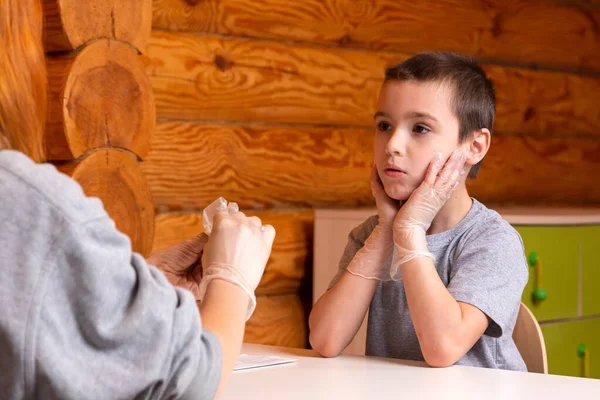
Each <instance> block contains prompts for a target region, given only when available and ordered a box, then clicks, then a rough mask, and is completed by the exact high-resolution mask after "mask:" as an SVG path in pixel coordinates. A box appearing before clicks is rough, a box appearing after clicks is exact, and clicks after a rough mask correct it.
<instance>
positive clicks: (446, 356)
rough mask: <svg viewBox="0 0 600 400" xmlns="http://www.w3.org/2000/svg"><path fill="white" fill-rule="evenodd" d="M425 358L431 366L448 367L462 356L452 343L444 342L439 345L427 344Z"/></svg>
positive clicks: (424, 351) (424, 352)
mask: <svg viewBox="0 0 600 400" xmlns="http://www.w3.org/2000/svg"><path fill="white" fill-rule="evenodd" d="M422 351H423V358H424V359H425V362H426V363H427V365H429V366H430V367H434V368H446V367H449V366H451V365H454V363H456V362H457V361H458V360H459V359H460V357H461V356H462V355H461V354H460V353H459V352H458V351H457V349H456V347H455V346H452V345H451V344H447V343H444V344H442V345H439V346H426V347H425V349H423V350H422Z"/></svg>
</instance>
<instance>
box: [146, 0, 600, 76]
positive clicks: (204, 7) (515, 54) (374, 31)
mask: <svg viewBox="0 0 600 400" xmlns="http://www.w3.org/2000/svg"><path fill="white" fill-rule="evenodd" d="M569 3H570V4H569ZM578 3H579V4H577V2H553V1H547V0H509V1H507V0H490V1H479V0H441V1H436V2H427V1H411V0H377V1H357V0H303V1H297V2H289V1H287V0H263V1H260V2H256V1H252V0H204V1H190V0H154V12H153V26H154V27H155V28H161V29H168V30H174V31H189V32H205V33H216V34H224V35H233V36H244V37H254V38H268V39H275V40H294V41H302V42H311V43H320V44H325V45H330V46H336V47H337V46H343V47H354V48H368V49H376V50H390V51H402V52H409V53H416V52H419V51H422V50H423V49H428V50H449V51H455V52H460V53H464V54H471V55H475V56H478V57H481V58H484V59H488V60H494V61H501V62H509V63H522V64H533V65H541V66H550V67H556V68H569V69H589V70H596V71H598V70H600V53H599V52H598V46H599V43H600V42H599V41H600V39H599V33H598V25H600V9H598V8H594V7H586V6H585V3H583V2H578Z"/></svg>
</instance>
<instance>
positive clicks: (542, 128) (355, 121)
mask: <svg viewBox="0 0 600 400" xmlns="http://www.w3.org/2000/svg"><path fill="white" fill-rule="evenodd" d="M406 57H407V56H406V55H402V54H398V53H386V52H373V51H356V50H343V49H333V48H323V47H312V46H304V45H292V44H289V43H273V42H265V41H254V40H240V39H221V38H215V37H199V36H194V35H189V34H182V33H168V32H156V31H155V32H153V35H152V37H151V39H150V44H149V45H148V54H147V57H144V60H145V62H146V64H147V72H148V74H149V75H150V79H151V83H152V87H153V89H154V95H155V98H156V106H157V116H158V118H161V119H183V120H213V121H214V120H218V121H250V122H262V123H302V124H342V125H358V126H372V124H373V114H374V111H375V109H374V108H375V103H376V99H377V95H378V92H379V89H380V86H381V83H382V81H383V77H384V70H385V68H386V67H389V66H392V65H395V64H397V63H399V62H401V61H403V60H404V59H405V58H406ZM484 68H485V69H486V71H487V72H488V74H489V76H490V78H491V79H492V80H493V81H494V84H495V86H496V89H497V114H496V121H497V122H496V127H495V128H496V130H497V131H501V132H504V133H509V132H510V133H520V134H528V133H532V134H544V135H558V136H569V135H581V134H594V135H598V132H600V107H598V106H597V98H598V93H600V78H594V77H589V76H579V75H572V74H564V73H551V72H542V71H535V70H526V69H518V68H505V67H498V66H484Z"/></svg>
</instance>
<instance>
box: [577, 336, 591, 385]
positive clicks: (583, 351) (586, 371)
mask: <svg viewBox="0 0 600 400" xmlns="http://www.w3.org/2000/svg"><path fill="white" fill-rule="evenodd" d="M577 355H579V357H580V358H583V374H582V376H583V377H584V378H589V377H590V350H589V349H588V347H587V346H586V345H585V344H583V343H582V344H580V345H579V347H578V348H577Z"/></svg>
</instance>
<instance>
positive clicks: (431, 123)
mask: <svg viewBox="0 0 600 400" xmlns="http://www.w3.org/2000/svg"><path fill="white" fill-rule="evenodd" d="M451 93H452V92H451V89H450V88H449V87H447V85H445V84H439V83H435V82H427V83H421V82H416V81H388V82H385V83H384V85H383V87H382V88H381V91H380V93H379V100H378V103H377V112H376V113H375V127H376V128H375V132H376V133H375V165H376V167H377V172H378V173H379V177H380V178H381V181H382V182H383V187H384V188H385V191H386V193H387V194H388V196H390V197H391V198H393V199H396V200H406V199H408V197H409V196H410V195H411V193H412V192H413V191H414V190H415V189H416V188H417V187H418V186H419V185H420V184H421V182H423V180H424V179H425V173H426V172H427V168H428V166H429V163H430V162H431V161H432V160H433V159H434V157H435V155H436V153H438V152H440V153H442V161H443V162H445V161H446V160H447V159H448V157H450V155H451V154H452V152H453V151H454V150H456V149H457V148H459V143H458V119H457V118H456V116H455V115H454V113H453V112H452V110H451V109H450V98H451Z"/></svg>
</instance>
